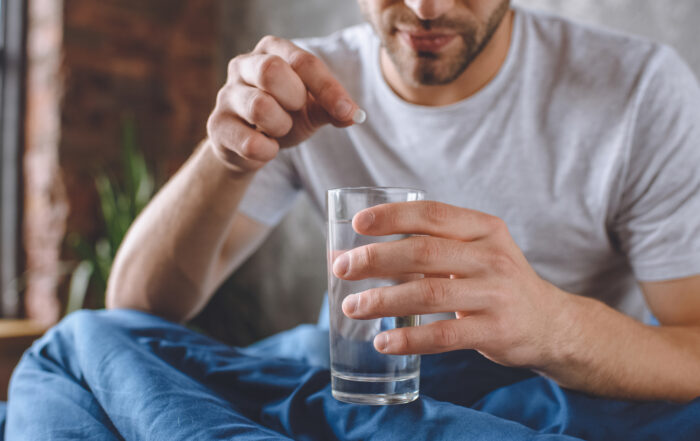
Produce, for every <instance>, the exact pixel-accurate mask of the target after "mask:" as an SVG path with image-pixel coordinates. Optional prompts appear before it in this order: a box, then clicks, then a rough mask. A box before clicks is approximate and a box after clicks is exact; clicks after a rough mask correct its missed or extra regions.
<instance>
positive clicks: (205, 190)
mask: <svg viewBox="0 0 700 441" xmlns="http://www.w3.org/2000/svg"><path fill="white" fill-rule="evenodd" d="M252 175H253V173H252V172H247V173H236V172H233V171H231V170H230V169H229V168H227V167H226V166H225V165H224V164H223V163H221V161H220V160H219V159H217V158H216V157H215V155H214V153H213V152H212V150H211V147H210V146H209V145H208V143H207V142H205V143H204V144H203V145H202V146H201V147H200V148H199V149H198V150H197V151H196V152H195V153H194V154H193V155H192V157H191V158H190V159H189V160H188V161H187V163H186V164H185V165H184V166H183V167H182V169H181V170H180V171H179V172H178V173H177V174H176V175H175V176H174V177H173V178H172V179H171V180H170V181H169V182H168V184H167V185H166V186H165V187H164V188H163V189H162V190H161V191H160V192H159V193H158V194H157V195H156V197H155V198H154V200H153V201H151V203H150V204H149V205H148V207H146V209H145V210H144V211H143V213H142V214H141V215H140V216H139V217H138V219H137V220H136V222H134V225H133V226H132V227H131V228H130V229H129V232H128V233H127V235H126V238H125V239H124V242H123V243H122V245H121V247H120V249H119V252H118V253H117V256H116V259H115V261H114V265H113V267H112V272H111V275H110V280H109V283H108V288H107V305H108V307H129V308H136V309H143V310H147V311H149V312H153V313H155V314H159V315H162V316H164V317H167V318H170V319H173V320H183V319H186V318H188V317H189V316H190V315H191V314H192V313H193V312H194V311H196V310H197V309H199V308H200V307H201V306H203V305H204V304H205V303H206V300H207V299H208V297H209V295H210V293H209V292H204V291H205V290H207V289H208V287H210V286H211V283H210V280H209V279H210V278H211V277H212V276H213V275H212V270H213V268H215V266H216V263H217V262H216V259H217V258H218V255H219V252H220V249H221V247H222V245H223V243H224V241H225V239H226V233H227V232H228V229H229V228H230V225H231V222H232V220H233V217H234V214H235V212H236V209H237V207H238V204H239V202H240V200H241V199H242V197H243V195H244V193H245V190H246V188H247V186H248V184H249V183H250V180H251V178H252Z"/></svg>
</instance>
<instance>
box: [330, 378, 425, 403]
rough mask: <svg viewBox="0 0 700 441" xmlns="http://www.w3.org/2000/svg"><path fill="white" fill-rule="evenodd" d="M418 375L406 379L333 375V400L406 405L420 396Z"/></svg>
mask: <svg viewBox="0 0 700 441" xmlns="http://www.w3.org/2000/svg"><path fill="white" fill-rule="evenodd" d="M419 381H420V377H419V375H418V373H415V374H412V375H410V376H404V377H394V378H390V379H387V378H386V377H358V376H351V375H340V374H338V373H336V372H333V373H332V374H331V388H332V393H333V398H335V399H336V400H339V401H343V402H346V403H352V404H371V405H385V404H406V403H410V402H411V401H415V400H416V399H417V398H418V396H419V392H418V386H419Z"/></svg>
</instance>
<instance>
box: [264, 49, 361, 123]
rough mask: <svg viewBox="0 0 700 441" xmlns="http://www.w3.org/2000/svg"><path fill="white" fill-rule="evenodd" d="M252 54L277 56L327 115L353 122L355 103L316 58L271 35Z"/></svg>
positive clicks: (355, 109) (342, 120) (356, 107)
mask: <svg viewBox="0 0 700 441" xmlns="http://www.w3.org/2000/svg"><path fill="white" fill-rule="evenodd" d="M255 52H257V53H264V54H268V55H276V56H278V57H280V58H281V59H282V60H284V61H285V62H286V63H287V64H288V65H289V66H290V67H291V69H293V70H294V72H296V74H297V75H298V77H299V79H300V80H301V82H302V83H303V84H304V85H305V86H306V89H307V90H308V91H309V92H310V93H311V95H313V97H314V98H315V99H316V100H317V101H318V103H319V104H320V105H321V107H323V108H324V109H325V110H326V111H327V112H328V114H329V115H331V116H332V117H333V118H335V119H336V120H338V121H339V122H349V121H352V120H353V116H354V115H355V112H356V111H357V110H358V106H357V104H355V102H354V101H353V100H352V98H351V97H350V95H349V94H348V92H347V91H346V90H345V88H344V87H343V86H342V85H341V84H340V83H339V82H338V80H336V79H335V77H334V76H333V74H332V73H331V72H330V70H329V69H328V67H327V66H326V65H325V64H324V63H323V61H321V60H320V59H319V58H318V57H316V56H315V55H313V54H311V53H310V52H307V51H305V50H303V49H301V48H299V47H298V46H296V45H295V44H293V43H292V42H291V41H288V40H285V39H282V38H277V37H271V36H268V37H265V38H263V39H262V40H260V43H258V45H257V47H256V48H255Z"/></svg>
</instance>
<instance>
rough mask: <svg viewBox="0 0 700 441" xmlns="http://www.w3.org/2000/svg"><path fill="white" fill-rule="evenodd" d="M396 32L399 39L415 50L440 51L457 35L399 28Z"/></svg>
mask: <svg viewBox="0 0 700 441" xmlns="http://www.w3.org/2000/svg"><path fill="white" fill-rule="evenodd" d="M397 33H398V35H399V39H401V41H403V42H404V44H406V45H407V46H408V47H410V48H411V49H413V50H414V51H416V52H440V51H441V50H442V49H443V48H444V47H445V46H447V45H448V44H450V42H451V41H452V40H454V39H455V38H456V37H457V35H456V34H451V33H445V32H435V31H430V32H426V31H410V30H400V29H399V31H398V32H397Z"/></svg>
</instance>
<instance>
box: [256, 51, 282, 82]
mask: <svg viewBox="0 0 700 441" xmlns="http://www.w3.org/2000/svg"><path fill="white" fill-rule="evenodd" d="M259 69H260V72H259V74H260V85H261V87H262V88H268V87H269V86H270V85H271V84H272V83H273V82H274V81H275V79H276V78H277V77H278V76H279V75H281V74H282V72H283V70H284V60H282V59H281V58H280V57H278V56H277V55H270V56H268V57H265V59H263V60H262V61H261V62H260V68H259Z"/></svg>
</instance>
